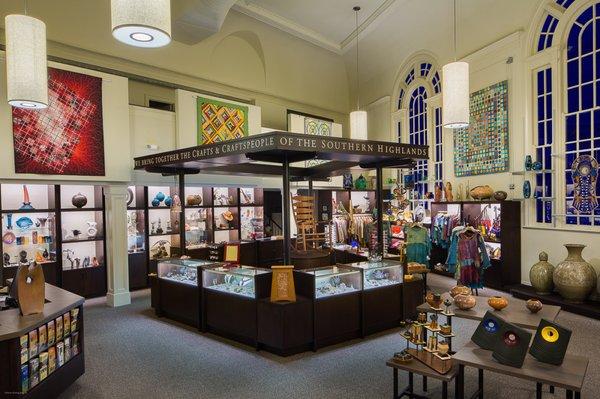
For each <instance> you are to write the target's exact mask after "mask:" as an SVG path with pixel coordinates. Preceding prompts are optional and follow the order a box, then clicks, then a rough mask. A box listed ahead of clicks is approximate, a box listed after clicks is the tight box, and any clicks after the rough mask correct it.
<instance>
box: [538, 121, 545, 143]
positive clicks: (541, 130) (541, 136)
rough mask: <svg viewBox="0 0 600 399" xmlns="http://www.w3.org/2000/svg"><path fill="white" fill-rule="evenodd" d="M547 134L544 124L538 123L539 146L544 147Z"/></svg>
mask: <svg viewBox="0 0 600 399" xmlns="http://www.w3.org/2000/svg"><path fill="white" fill-rule="evenodd" d="M545 138H546V132H545V130H544V122H538V145H544V144H546V143H545Z"/></svg>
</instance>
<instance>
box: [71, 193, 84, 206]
mask: <svg viewBox="0 0 600 399" xmlns="http://www.w3.org/2000/svg"><path fill="white" fill-rule="evenodd" d="M71 203H72V204H73V206H74V207H75V208H83V207H84V206H86V204H87V197H86V196H85V195H83V194H81V193H77V194H75V195H74V196H73V198H71Z"/></svg>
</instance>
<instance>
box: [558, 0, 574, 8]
mask: <svg viewBox="0 0 600 399" xmlns="http://www.w3.org/2000/svg"><path fill="white" fill-rule="evenodd" d="M574 1H575V0H556V4H558V5H559V6H563V7H564V8H569V6H570V5H571V4H573V2H574Z"/></svg>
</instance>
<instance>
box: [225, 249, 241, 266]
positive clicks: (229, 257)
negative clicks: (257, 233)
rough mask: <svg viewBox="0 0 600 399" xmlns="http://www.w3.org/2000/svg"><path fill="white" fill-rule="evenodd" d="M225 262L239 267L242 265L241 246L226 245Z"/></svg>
mask: <svg viewBox="0 0 600 399" xmlns="http://www.w3.org/2000/svg"><path fill="white" fill-rule="evenodd" d="M223 262H226V263H233V264H235V265H238V264H239V263H240V244H226V245H225V249H224V250H223Z"/></svg>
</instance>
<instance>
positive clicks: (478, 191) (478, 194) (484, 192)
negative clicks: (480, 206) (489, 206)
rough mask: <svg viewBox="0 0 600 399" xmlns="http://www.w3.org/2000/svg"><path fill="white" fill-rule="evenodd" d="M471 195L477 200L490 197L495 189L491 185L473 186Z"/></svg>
mask: <svg viewBox="0 0 600 399" xmlns="http://www.w3.org/2000/svg"><path fill="white" fill-rule="evenodd" d="M470 194H471V197H473V199H475V200H485V199H490V198H492V196H493V195H494V190H493V189H492V188H491V187H490V186H487V185H486V186H477V187H473V189H472V190H471V192H470Z"/></svg>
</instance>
